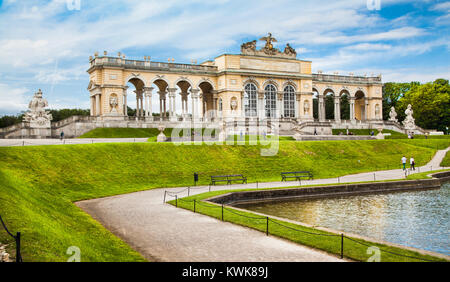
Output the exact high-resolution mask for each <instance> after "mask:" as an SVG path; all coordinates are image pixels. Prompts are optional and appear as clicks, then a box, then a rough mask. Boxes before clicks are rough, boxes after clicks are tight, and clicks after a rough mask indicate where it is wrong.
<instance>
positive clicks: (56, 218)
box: [0, 140, 450, 261]
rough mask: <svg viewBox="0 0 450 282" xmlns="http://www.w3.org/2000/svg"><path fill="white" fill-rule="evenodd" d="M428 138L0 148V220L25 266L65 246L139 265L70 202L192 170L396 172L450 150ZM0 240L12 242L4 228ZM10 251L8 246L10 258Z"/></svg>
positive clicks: (162, 182) (268, 175)
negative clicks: (18, 239)
mask: <svg viewBox="0 0 450 282" xmlns="http://www.w3.org/2000/svg"><path fill="white" fill-rule="evenodd" d="M411 141H415V140H411ZM428 141H429V142H430V143H427V144H423V143H420V142H419V143H417V144H416V143H415V142H399V141H386V140H384V141H334V142H290V141H283V142H280V144H279V145H280V149H279V153H278V154H277V155H276V156H273V157H261V156H260V149H261V146H237V145H236V146H217V145H214V146H209V145H192V146H186V145H179V146H176V145H174V144H170V143H168V144H166V143H164V144H157V143H139V144H133V143H132V144H92V145H91V144H89V145H66V146H36V147H10V148H0V215H2V217H3V218H4V220H5V221H6V224H7V225H8V227H9V228H10V229H11V230H12V231H13V232H16V231H21V232H22V233H23V242H22V246H23V252H22V255H23V258H24V260H25V261H66V260H67V259H68V257H69V256H68V255H67V254H66V251H67V248H69V247H70V246H77V247H79V248H80V249H81V252H82V254H81V259H82V261H142V260H143V258H142V257H141V256H140V255H139V254H138V253H137V252H135V251H133V250H132V249H131V248H130V247H129V246H128V245H126V244H125V243H124V242H122V241H121V240H119V239H118V238H116V237H115V236H114V235H112V234H111V233H110V232H109V231H108V230H106V229H105V228H103V227H102V226H101V225H100V224H99V223H98V222H96V221H94V220H93V219H92V218H91V217H90V216H89V215H87V214H85V213H84V212H82V211H81V210H80V209H79V208H77V207H76V206H75V205H74V204H73V202H74V201H79V200H85V199H93V198H99V197H106V196H112V195H118V194H124V193H129V192H134V191H140V190H146V189H151V188H155V187H169V186H184V185H192V182H193V176H192V175H193V173H194V172H200V184H207V183H209V179H208V177H209V176H210V175H215V174H222V173H243V174H245V175H246V176H247V177H248V179H249V181H250V182H254V181H279V180H280V172H281V171H289V170H298V169H302V170H303V169H308V170H311V171H313V173H314V175H315V178H326V177H336V176H342V175H346V174H351V173H358V172H365V171H372V170H375V169H387V168H399V167H400V158H401V156H402V155H403V154H405V155H407V156H409V155H413V156H414V157H415V159H416V162H417V165H423V164H425V163H426V162H428V161H429V160H430V159H431V158H432V156H433V155H434V153H435V147H438V148H440V149H442V148H446V147H448V146H449V145H450V144H449V141H447V140H428ZM445 141H446V142H445ZM431 143H433V144H432V145H430V144H431ZM425 145H427V146H425ZM0 242H2V243H12V241H11V238H9V237H8V236H7V235H6V233H5V232H3V231H2V230H1V231H0ZM13 247H14V244H10V248H11V249H10V252H11V253H13V252H12V251H11V250H12V248H13Z"/></svg>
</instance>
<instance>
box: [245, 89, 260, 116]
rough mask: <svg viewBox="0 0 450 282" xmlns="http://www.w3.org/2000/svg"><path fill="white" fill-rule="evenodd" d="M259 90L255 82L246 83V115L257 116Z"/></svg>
mask: <svg viewBox="0 0 450 282" xmlns="http://www.w3.org/2000/svg"><path fill="white" fill-rule="evenodd" d="M257 95H258V94H257V92H256V86H255V85H254V84H253V83H249V84H247V85H245V88H244V110H245V116H246V117H256V116H257V103H258V102H257V101H258V100H257V99H258V96H257Z"/></svg>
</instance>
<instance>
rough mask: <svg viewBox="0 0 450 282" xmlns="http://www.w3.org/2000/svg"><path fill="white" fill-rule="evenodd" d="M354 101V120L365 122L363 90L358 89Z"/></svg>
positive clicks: (364, 95) (365, 97) (364, 96)
mask: <svg viewBox="0 0 450 282" xmlns="http://www.w3.org/2000/svg"><path fill="white" fill-rule="evenodd" d="M354 95H355V96H354V99H355V118H356V119H357V120H360V121H365V120H366V116H367V107H366V99H367V95H366V93H365V92H364V90H363V89H361V88H359V89H358V90H356V91H355V93H354Z"/></svg>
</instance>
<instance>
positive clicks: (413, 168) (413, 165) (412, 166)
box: [409, 157, 416, 170]
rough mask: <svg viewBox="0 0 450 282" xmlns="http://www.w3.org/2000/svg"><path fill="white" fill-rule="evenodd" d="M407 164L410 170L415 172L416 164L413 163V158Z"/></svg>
mask: <svg viewBox="0 0 450 282" xmlns="http://www.w3.org/2000/svg"><path fill="white" fill-rule="evenodd" d="M409 163H410V165H411V169H412V170H416V162H415V161H414V158H413V157H411V159H410V160H409Z"/></svg>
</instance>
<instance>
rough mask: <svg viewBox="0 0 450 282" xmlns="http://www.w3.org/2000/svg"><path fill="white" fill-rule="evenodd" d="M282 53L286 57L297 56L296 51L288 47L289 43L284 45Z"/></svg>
mask: <svg viewBox="0 0 450 282" xmlns="http://www.w3.org/2000/svg"><path fill="white" fill-rule="evenodd" d="M284 53H285V54H286V55H295V56H297V51H295V49H294V48H292V47H291V45H289V43H288V44H286V48H284Z"/></svg>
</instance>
